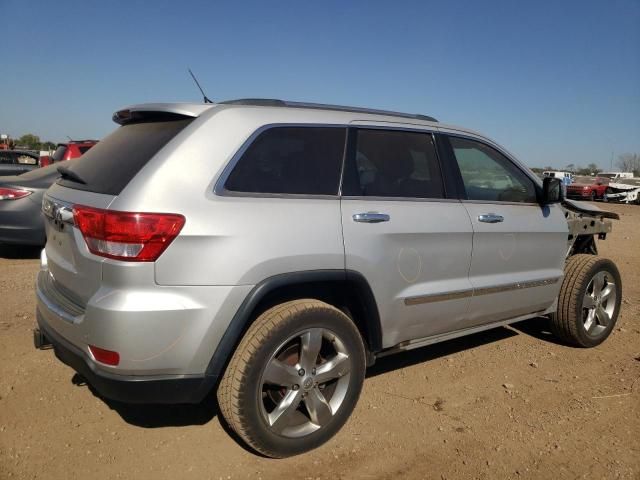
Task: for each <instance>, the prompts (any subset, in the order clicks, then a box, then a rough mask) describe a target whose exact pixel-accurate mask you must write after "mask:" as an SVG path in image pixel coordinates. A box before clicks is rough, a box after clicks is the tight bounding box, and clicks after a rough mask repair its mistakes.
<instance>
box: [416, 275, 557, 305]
mask: <svg viewBox="0 0 640 480" xmlns="http://www.w3.org/2000/svg"><path fill="white" fill-rule="evenodd" d="M560 278H561V277H554V278H545V279H542V280H533V281H530V282H517V283H509V284H506V285H499V286H497V287H486V288H476V289H468V290H459V291H457V292H447V293H437V294H433V295H418V296H415V297H407V298H405V299H404V304H405V305H407V306H410V305H420V304H422V303H433V302H444V301H447V300H457V299H459V298H465V297H478V296H480V295H491V294H492V293H502V292H509V291H511V290H521V289H524V288H535V287H543V286H545V285H553V284H555V283H558V281H560Z"/></svg>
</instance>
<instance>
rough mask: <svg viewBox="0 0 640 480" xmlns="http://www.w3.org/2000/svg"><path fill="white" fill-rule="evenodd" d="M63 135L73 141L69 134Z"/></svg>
mask: <svg viewBox="0 0 640 480" xmlns="http://www.w3.org/2000/svg"><path fill="white" fill-rule="evenodd" d="M65 137H67V138H68V139H69V141H70V142H73V138H71V137H70V136H69V135H65Z"/></svg>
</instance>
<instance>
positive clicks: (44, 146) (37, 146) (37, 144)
mask: <svg viewBox="0 0 640 480" xmlns="http://www.w3.org/2000/svg"><path fill="white" fill-rule="evenodd" d="M7 144H8V145H9V148H10V149H11V150H13V149H19V150H55V149H56V144H55V143H54V142H50V141H42V140H40V137H39V136H38V135H34V134H33V133H26V134H24V135H22V136H21V137H18V138H9V139H8V141H7Z"/></svg>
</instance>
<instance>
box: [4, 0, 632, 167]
mask: <svg viewBox="0 0 640 480" xmlns="http://www.w3.org/2000/svg"><path fill="white" fill-rule="evenodd" d="M0 19H2V22H1V24H2V32H3V33H2V34H1V35H0V133H6V134H9V135H11V136H13V137H18V136H20V135H22V134H25V133H34V134H36V135H39V136H40V138H41V139H42V140H51V141H54V142H58V141H64V140H65V139H66V138H67V136H70V137H72V138H101V137H103V136H104V135H106V134H107V133H109V132H110V131H111V130H113V129H114V128H115V127H116V125H115V124H114V123H112V121H111V115H112V113H113V112H114V111H116V110H117V109H119V108H120V107H122V106H125V105H128V104H132V103H144V102H173V101H201V96H200V93H199V92H198V90H197V89H196V87H195V85H194V84H193V81H192V80H191V78H190V77H189V75H188V72H187V68H189V67H190V68H191V69H193V71H194V72H195V73H196V75H197V76H198V78H199V80H200V83H201V84H202V86H203V87H204V89H205V91H206V93H207V95H208V96H209V97H210V98H212V99H214V100H216V99H217V100H226V99H227V100H228V99H233V98H243V97H253V98H255V97H266V98H281V99H287V100H297V101H310V102H320V103H333V104H343V105H352V106H363V107H370V108H381V109H389V110H397V111H406V112H411V113H423V114H427V115H432V116H435V117H436V118H437V119H438V120H440V121H441V122H443V123H450V124H455V125H461V126H464V127H467V128H471V129H473V130H477V131H480V132H482V133H484V134H485V135H487V136H489V137H491V138H493V139H494V140H496V141H497V142H498V143H500V144H501V145H503V146H504V147H505V148H507V149H508V150H510V151H511V152H512V153H513V154H515V155H516V156H517V157H518V158H520V159H521V160H522V161H524V162H525V163H526V164H528V165H529V166H532V167H535V166H538V167H543V166H547V165H551V166H554V167H557V168H560V167H564V166H566V165H568V164H570V163H573V164H575V165H583V166H584V165H587V164H589V163H595V164H597V165H599V166H600V167H601V168H604V169H609V167H610V162H611V158H612V156H613V157H614V158H617V156H618V155H620V154H621V153H625V152H638V153H640V0H610V1H605V0H602V1H599V2H596V1H590V0H585V1H573V0H567V1H563V0H555V1H546V0H541V1H527V2H525V1H506V0H505V1H493V2H485V1H468V2H463V1H455V0H450V1H433V2H431V1H415V2H411V1H401V0H395V1H384V2H377V1H360V2H359V1H344V0H343V1H333V0H330V1H316V2H311V1H299V0H298V1H285V0H283V1H277V0H276V1H259V2H258V1H256V2H246V1H240V0H235V1H233V2H224V1H195V0H194V1H191V0H180V1H178V0H175V1H164V0H154V1H142V0H126V1H125V0H122V1H118V0H103V1H100V2H92V1H70V0H56V1H51V0H49V1H30V0H0ZM614 163H615V162H614Z"/></svg>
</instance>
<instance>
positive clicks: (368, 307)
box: [205, 270, 382, 383]
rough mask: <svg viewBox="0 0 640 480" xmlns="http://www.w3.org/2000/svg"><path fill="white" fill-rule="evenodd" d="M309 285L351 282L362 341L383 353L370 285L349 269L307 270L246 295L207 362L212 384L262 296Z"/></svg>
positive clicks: (272, 280)
mask: <svg viewBox="0 0 640 480" xmlns="http://www.w3.org/2000/svg"><path fill="white" fill-rule="evenodd" d="M312 282H338V283H344V284H348V283H351V284H352V285H353V286H355V288H357V291H358V298H359V301H360V302H361V307H362V309H363V312H364V315H365V321H366V323H367V332H368V335H367V337H368V338H366V339H365V340H366V341H367V344H368V346H369V350H370V351H371V352H372V353H375V352H378V351H380V350H382V330H381V326H380V316H379V313H378V306H377V304H376V301H375V297H374V295H373V292H372V290H371V287H370V286H369V282H368V281H367V280H366V279H365V278H364V276H363V275H362V274H360V273H358V272H355V271H351V270H309V271H302V272H291V273H283V274H279V275H275V276H273V277H269V278H266V279H264V280H263V281H261V282H260V283H258V284H257V285H256V286H255V287H253V289H252V290H251V291H250V292H249V293H248V294H247V296H246V297H245V299H244V301H243V302H242V304H241V305H240V308H238V310H237V311H236V313H235V314H234V316H233V318H232V319H231V322H230V323H229V326H228V327H227V330H226V331H225V333H224V334H223V335H222V338H221V339H220V342H219V343H218V346H217V347H216V350H215V352H214V354H213V356H212V357H211V360H210V361H209V365H208V366H207V370H206V373H205V375H206V377H209V378H210V379H211V380H212V382H213V383H215V381H216V380H217V379H218V378H219V377H221V376H222V375H223V373H224V369H225V368H226V366H227V364H228V362H229V360H230V359H231V356H232V355H233V352H234V351H235V349H236V347H237V345H238V343H240V340H241V338H242V335H243V334H244V332H245V331H246V329H247V328H248V327H249V324H250V323H251V320H252V318H251V314H252V313H253V311H254V309H255V308H256V306H257V305H258V304H259V303H260V301H261V300H262V299H263V298H265V296H266V295H267V294H268V293H269V292H271V291H273V290H275V289H277V288H281V287H284V286H289V285H297V284H304V283H312Z"/></svg>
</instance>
